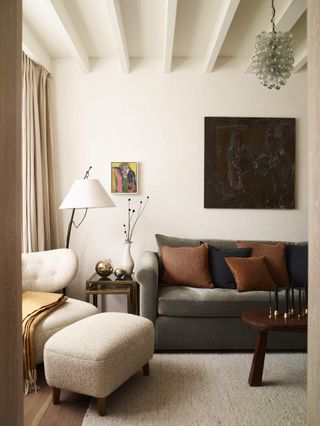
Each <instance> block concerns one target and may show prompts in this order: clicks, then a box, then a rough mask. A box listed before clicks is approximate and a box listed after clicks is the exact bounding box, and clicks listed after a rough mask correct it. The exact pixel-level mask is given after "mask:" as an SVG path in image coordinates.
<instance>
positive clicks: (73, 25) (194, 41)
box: [23, 0, 307, 73]
mask: <svg viewBox="0 0 320 426" xmlns="http://www.w3.org/2000/svg"><path fill="white" fill-rule="evenodd" d="M275 5H276V26H277V30H279V31H288V30H290V31H292V32H293V35H294V42H295V64H294V70H295V72H297V71H299V70H300V69H301V68H302V67H303V66H304V65H305V64H306V62H307V42H306V39H307V37H306V7H307V6H306V0H276V1H275ZM270 19H271V1H270V0H24V1H23V50H24V51H25V52H26V53H27V54H28V55H29V56H30V57H31V58H32V59H33V60H34V61H36V62H38V63H41V64H42V65H44V66H45V67H46V68H47V69H48V70H49V71H50V69H51V63H52V60H55V59H61V58H73V59H74V61H76V63H77V64H78V66H79V67H80V69H81V71H82V72H84V73H89V72H90V71H91V69H92V66H93V59H116V60H117V61H118V62H119V72H125V73H127V72H130V71H132V67H131V66H130V65H131V64H132V60H133V59H134V60H141V61H143V60H145V59H156V60H158V63H159V65H158V69H159V72H174V70H175V66H174V64H175V62H177V61H179V63H181V62H183V61H185V60H189V59H192V60H193V61H194V62H195V63H197V65H199V71H200V72H206V73H210V72H214V71H215V69H216V68H217V67H218V66H219V67H220V69H221V67H223V66H227V64H228V66H229V65H230V64H233V65H234V66H237V67H238V68H239V70H240V71H241V70H242V71H243V72H250V71H251V70H250V58H251V56H252V55H253V53H254V45H255V38H256V36H257V34H259V33H260V32H262V31H264V30H265V31H270V30H271V24H270Z"/></svg>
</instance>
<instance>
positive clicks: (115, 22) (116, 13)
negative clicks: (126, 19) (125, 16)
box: [106, 0, 130, 73]
mask: <svg viewBox="0 0 320 426" xmlns="http://www.w3.org/2000/svg"><path fill="white" fill-rule="evenodd" d="M106 5H107V9H108V14H109V19H110V24H111V30H112V33H113V38H114V42H115V47H116V50H117V52H118V55H119V59H120V63H121V67H122V70H123V72H125V73H128V72H129V69H130V66H129V53H128V47H127V41H126V36H125V31H124V25H123V20H122V15H121V9H120V4H119V1H118V0H106Z"/></svg>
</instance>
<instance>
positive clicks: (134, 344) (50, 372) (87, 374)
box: [44, 312, 154, 416]
mask: <svg viewBox="0 0 320 426" xmlns="http://www.w3.org/2000/svg"><path fill="white" fill-rule="evenodd" d="M153 350H154V327H153V324H152V322H151V321H149V320H148V319H146V318H142V317H139V316H136V315H131V314H123V313H117V312H113V313H109V312H107V313H101V314H96V315H93V316H91V317H88V318H84V319H82V320H80V321H78V322H76V323H74V324H72V325H69V326H68V327H65V328H64V329H62V330H60V331H59V332H58V333H56V334H54V335H53V336H52V337H50V339H49V340H48V341H47V342H46V344H45V347H44V368H45V376H46V380H47V383H48V385H49V386H52V387H53V403H54V404H57V403H58V402H59V398H60V389H66V390H69V391H73V392H78V393H81V394H85V395H89V396H93V397H95V398H97V399H98V410H99V414H100V415H101V416H103V415H104V414H105V404H106V397H107V395H109V394H110V393H111V392H113V391H114V390H115V389H116V388H117V387H118V386H120V385H121V384H122V383H124V382H125V381H126V380H127V379H129V378H130V377H131V376H132V375H133V374H134V373H136V372H137V371H138V370H139V369H140V368H143V372H144V375H149V364H148V362H149V360H150V359H151V358H152V355H153Z"/></svg>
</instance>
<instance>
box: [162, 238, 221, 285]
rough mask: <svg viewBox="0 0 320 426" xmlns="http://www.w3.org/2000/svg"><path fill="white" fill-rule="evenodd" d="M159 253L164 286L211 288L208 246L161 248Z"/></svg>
mask: <svg viewBox="0 0 320 426" xmlns="http://www.w3.org/2000/svg"><path fill="white" fill-rule="evenodd" d="M161 253H162V262H163V269H164V272H163V278H162V281H163V283H164V285H189V286H192V287H202V288H212V287H213V285H212V281H211V277H210V273H209V268H208V244H202V245H201V246H198V247H167V246H163V247H162V249H161Z"/></svg>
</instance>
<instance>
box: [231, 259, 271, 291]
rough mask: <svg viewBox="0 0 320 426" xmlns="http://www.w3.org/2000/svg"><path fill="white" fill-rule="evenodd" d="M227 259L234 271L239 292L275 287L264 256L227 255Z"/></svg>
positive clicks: (265, 289) (266, 289)
mask: <svg viewBox="0 0 320 426" xmlns="http://www.w3.org/2000/svg"><path fill="white" fill-rule="evenodd" d="M225 261H226V262H227V264H228V266H229V268H230V269H231V272H232V273H233V276H234V279H235V282H236V284H237V290H238V291H239V292H244V291H254V290H262V291H270V290H273V289H274V283H273V281H272V278H271V276H270V273H269V270H268V268H267V265H266V262H265V258H264V257H263V256H260V257H226V258H225Z"/></svg>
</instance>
